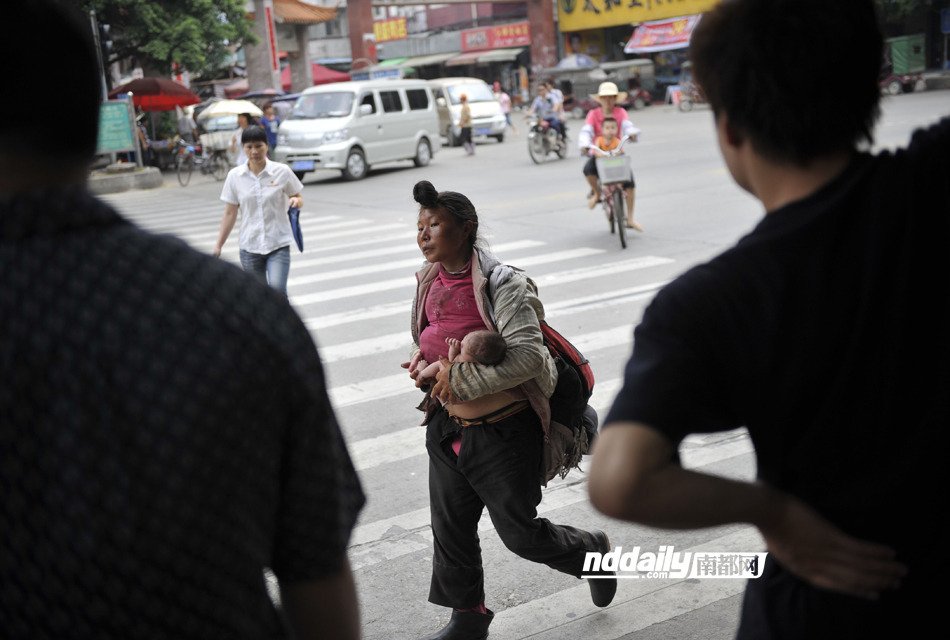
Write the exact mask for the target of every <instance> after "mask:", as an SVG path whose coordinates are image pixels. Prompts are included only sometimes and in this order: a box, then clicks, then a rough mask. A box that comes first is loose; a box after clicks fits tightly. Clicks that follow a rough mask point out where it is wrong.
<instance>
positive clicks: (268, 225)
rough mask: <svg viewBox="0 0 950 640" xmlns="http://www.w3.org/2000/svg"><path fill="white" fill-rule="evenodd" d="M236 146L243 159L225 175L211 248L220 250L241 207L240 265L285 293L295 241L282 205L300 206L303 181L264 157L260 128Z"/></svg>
mask: <svg viewBox="0 0 950 640" xmlns="http://www.w3.org/2000/svg"><path fill="white" fill-rule="evenodd" d="M241 147H242V149H243V151H244V153H245V154H246V155H247V157H248V160H247V162H246V163H244V164H240V165H238V166H236V167H234V168H233V169H231V171H230V172H229V173H228V177H227V178H226V179H225V181H224V187H223V188H222V189H221V200H222V201H223V202H224V203H225V206H224V217H223V218H222V219H221V231H220V232H219V234H218V242H217V244H215V247H214V251H213V253H214V255H215V256H220V255H221V250H222V249H223V248H224V244H225V243H226V242H227V241H228V236H229V235H231V230H232V229H233V228H234V223H235V222H236V221H237V217H238V213H239V212H240V214H241V237H240V247H241V265H242V266H243V267H244V270H245V271H248V272H250V273H254V274H256V275H257V276H258V277H260V278H261V279H262V280H264V281H265V282H267V284H269V285H270V286H272V287H273V288H275V289H277V290H278V291H281V292H283V293H284V294H285V295H286V293H287V277H288V275H289V273H290V245H291V243H293V242H294V236H293V230H292V229H291V226H290V219H289V218H288V216H287V209H288V208H290V207H296V208H297V209H300V208H301V207H302V206H303V196H301V195H300V192H301V191H302V190H303V183H301V182H300V180H299V179H298V178H297V176H295V175H294V173H293V171H291V170H290V167H288V166H287V165H285V164H282V163H278V162H274V161H273V160H268V158H267V133H266V132H265V131H264V129H263V128H261V127H258V126H251V127H248V128H247V129H245V130H244V133H243V134H242V135H241Z"/></svg>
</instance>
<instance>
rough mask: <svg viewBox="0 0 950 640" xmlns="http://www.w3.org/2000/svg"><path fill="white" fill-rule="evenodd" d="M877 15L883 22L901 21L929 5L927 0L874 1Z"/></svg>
mask: <svg viewBox="0 0 950 640" xmlns="http://www.w3.org/2000/svg"><path fill="white" fill-rule="evenodd" d="M874 4H876V5H877V11H878V15H880V17H881V20H882V21H883V22H893V21H898V20H903V19H904V18H907V17H908V16H910V15H911V14H913V13H914V12H916V11H919V10H920V9H921V8H922V7H923V6H925V5H929V4H930V2H929V0H874Z"/></svg>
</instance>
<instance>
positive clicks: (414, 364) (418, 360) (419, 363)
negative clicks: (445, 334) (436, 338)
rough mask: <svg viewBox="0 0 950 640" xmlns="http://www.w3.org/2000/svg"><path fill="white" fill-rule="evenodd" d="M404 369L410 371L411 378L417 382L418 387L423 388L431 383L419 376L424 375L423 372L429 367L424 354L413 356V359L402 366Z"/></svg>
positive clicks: (419, 353)
mask: <svg viewBox="0 0 950 640" xmlns="http://www.w3.org/2000/svg"><path fill="white" fill-rule="evenodd" d="M399 366H401V367H402V368H403V369H408V370H409V377H410V378H412V379H413V380H415V381H416V386H417V387H423V386H425V385H427V384H429V383H430V382H431V380H430V379H428V378H426V379H423V378H420V377H419V374H420V373H422V370H423V369H425V368H426V367H428V366H429V363H428V362H426V361H425V360H424V359H423V357H422V352H421V351H420V352H418V353H416V355H414V356H412V359H411V360H409V362H403V363H402V364H401V365H399Z"/></svg>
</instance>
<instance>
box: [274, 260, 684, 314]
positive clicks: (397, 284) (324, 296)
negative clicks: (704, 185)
mask: <svg viewBox="0 0 950 640" xmlns="http://www.w3.org/2000/svg"><path fill="white" fill-rule="evenodd" d="M554 255H556V254H548V257H546V256H538V257H537V258H533V259H532V260H531V262H530V263H529V262H528V261H527V260H522V261H521V263H520V264H522V265H525V264H534V265H537V264H541V263H543V262H556V261H558V260H560V259H561V258H560V257H557V258H555V259H553V260H552V259H550V256H554ZM672 262H674V260H673V259H672V258H661V257H658V256H644V257H642V258H633V259H632V260H623V261H620V262H615V263H611V264H606V265H595V266H590V267H581V268H579V269H570V270H567V271H558V272H555V273H549V274H546V275H543V276H539V277H537V278H535V279H534V280H535V282H536V283H537V284H538V286H539V287H540V286H541V285H555V284H567V283H569V282H577V281H580V280H586V279H588V278H598V277H602V276H604V275H609V274H612V273H622V272H625V271H635V270H637V269H646V268H648V267H655V266H659V265H664V264H669V263H672ZM513 266H520V265H513ZM414 286H415V278H414V277H413V276H409V275H407V276H403V277H400V278H395V279H392V280H380V281H378V282H368V283H364V284H359V285H353V286H350V287H342V288H340V289H330V290H327V291H318V292H315V293H307V294H302V295H297V296H291V301H292V302H293V304H294V305H295V306H303V305H307V304H313V303H315V302H326V301H328V300H338V299H341V298H352V297H355V296H361V295H368V294H370V293H380V292H383V291H396V290H399V289H405V288H408V287H414Z"/></svg>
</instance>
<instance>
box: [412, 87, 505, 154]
mask: <svg viewBox="0 0 950 640" xmlns="http://www.w3.org/2000/svg"><path fill="white" fill-rule="evenodd" d="M429 84H430V85H432V89H433V91H434V92H435V98H436V103H437V104H438V109H439V133H441V134H442V135H443V136H445V139H446V140H447V141H448V144H449V146H450V147H457V146H458V145H459V144H461V142H460V141H459V135H460V134H461V132H462V130H461V128H460V127H459V118H461V117H462V101H461V100H460V97H461V95H462V94H463V93H464V94H465V96H466V97H467V98H468V106H469V108H470V109H471V110H472V137H478V136H482V137H485V136H487V137H491V138H494V139H495V140H497V141H498V142H502V141H503V140H504V139H505V126H506V121H505V114H504V112H503V111H502V110H501V103H499V102H498V100H496V99H495V94H494V93H492V90H491V87H489V86H488V83H487V82H485V81H484V80H481V79H479V78H464V77H459V78H439V79H437V80H429Z"/></svg>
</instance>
